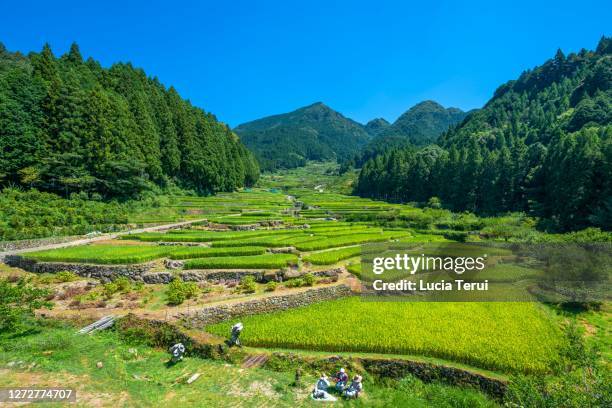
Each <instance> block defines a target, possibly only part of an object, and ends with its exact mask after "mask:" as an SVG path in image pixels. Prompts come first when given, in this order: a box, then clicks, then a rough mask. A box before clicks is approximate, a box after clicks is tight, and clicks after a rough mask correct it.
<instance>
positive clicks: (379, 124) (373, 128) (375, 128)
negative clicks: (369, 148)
mask: <svg viewBox="0 0 612 408" xmlns="http://www.w3.org/2000/svg"><path fill="white" fill-rule="evenodd" d="M389 126H391V123H389V122H388V121H387V120H386V119H384V118H376V119H372V120H371V121H369V122H368V123H366V124H365V126H364V129H365V130H366V132H368V133H369V134H370V135H371V136H377V135H378V134H379V133H380V132H382V131H383V130H384V129H386V128H388V127H389Z"/></svg>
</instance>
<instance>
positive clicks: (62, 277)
mask: <svg viewBox="0 0 612 408" xmlns="http://www.w3.org/2000/svg"><path fill="white" fill-rule="evenodd" d="M55 277H56V278H57V280H58V281H59V282H73V281H75V280H77V279H79V277H78V275H77V274H75V273H74V272H70V271H61V272H58V273H57V274H56V275H55Z"/></svg>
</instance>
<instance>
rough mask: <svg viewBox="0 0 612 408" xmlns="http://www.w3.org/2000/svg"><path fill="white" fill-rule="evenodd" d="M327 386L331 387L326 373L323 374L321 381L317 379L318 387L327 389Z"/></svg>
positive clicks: (323, 389)
mask: <svg viewBox="0 0 612 408" xmlns="http://www.w3.org/2000/svg"><path fill="white" fill-rule="evenodd" d="M327 388H329V379H328V378H327V376H326V375H325V374H321V377H319V381H317V389H319V390H322V391H327Z"/></svg>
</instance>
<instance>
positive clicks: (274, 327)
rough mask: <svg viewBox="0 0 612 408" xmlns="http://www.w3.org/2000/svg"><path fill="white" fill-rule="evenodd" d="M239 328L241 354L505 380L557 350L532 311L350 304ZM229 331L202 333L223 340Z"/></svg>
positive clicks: (354, 300) (550, 324)
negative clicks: (375, 358)
mask: <svg viewBox="0 0 612 408" xmlns="http://www.w3.org/2000/svg"><path fill="white" fill-rule="evenodd" d="M241 321H242V323H244V327H245V329H244V331H243V334H242V336H241V340H242V341H243V342H244V344H246V345H249V346H257V347H275V348H288V349H306V350H324V351H337V352H372V353H389V354H407V355H411V354H412V355H423V356H429V357H436V358H441V359H447V360H451V361H455V362H460V363H465V364H468V365H472V366H475V367H480V368H485V369H491V370H500V371H505V372H516V371H519V372H526V373H529V372H530V373H539V372H545V371H547V370H548V369H549V368H550V366H551V364H552V363H553V362H554V361H555V360H556V359H557V350H558V349H559V346H560V345H561V344H562V342H563V337H562V333H561V330H560V328H559V327H558V326H557V323H556V321H555V320H554V319H553V318H552V316H551V315H550V314H549V312H547V311H546V310H544V308H543V307H541V306H540V305H538V304H536V303H510V302H507V303H503V302H500V303H475V302H472V303H444V302H441V303H422V302H374V301H367V300H362V299H361V298H359V297H350V298H345V299H340V300H335V301H328V302H322V303H317V304H314V305H310V306H306V307H303V308H299V309H293V310H288V311H284V312H278V313H272V314H266V315H259V316H250V317H244V318H242V319H241ZM234 323H235V321H229V322H226V323H220V324H217V325H212V326H209V327H208V328H207V330H208V331H210V332H212V333H215V334H219V335H226V334H227V333H228V331H229V327H230V326H231V325H232V324H234Z"/></svg>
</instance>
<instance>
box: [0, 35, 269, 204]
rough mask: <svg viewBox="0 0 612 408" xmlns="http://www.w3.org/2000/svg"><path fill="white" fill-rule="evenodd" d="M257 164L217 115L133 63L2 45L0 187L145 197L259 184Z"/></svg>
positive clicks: (74, 51) (74, 48)
mask: <svg viewBox="0 0 612 408" xmlns="http://www.w3.org/2000/svg"><path fill="white" fill-rule="evenodd" d="M258 175H259V168H258V165H257V162H256V161H255V159H254V157H253V155H252V154H251V153H250V152H249V151H248V150H247V149H246V148H245V147H244V145H242V144H241V143H240V141H239V139H238V137H237V136H236V135H235V134H233V133H232V131H231V130H230V129H229V128H228V127H227V126H226V125H224V124H223V123H220V122H219V121H217V119H216V118H215V116H214V115H212V114H210V113H206V112H204V111H203V110H201V109H199V108H196V107H194V106H193V105H191V103H189V101H186V100H183V99H182V98H181V97H180V96H179V94H178V93H177V92H176V90H175V89H174V88H172V87H170V88H169V89H167V88H166V87H164V86H163V85H162V84H161V83H160V82H159V81H158V80H157V79H156V78H150V77H147V76H146V74H145V73H144V71H143V70H141V69H136V68H134V67H132V65H131V64H129V63H128V64H124V63H119V64H114V65H112V66H111V67H110V68H103V67H102V66H101V65H100V64H99V63H98V62H97V61H95V60H93V59H91V58H89V59H87V60H86V61H84V60H83V58H82V56H81V54H80V52H79V49H78V46H77V45H76V44H73V45H72V47H71V48H70V51H69V52H68V53H66V54H65V55H63V56H61V57H59V58H57V57H55V56H54V55H53V53H52V51H51V49H50V47H49V46H48V45H45V47H44V48H43V50H42V51H41V52H40V53H30V54H29V55H27V56H25V55H23V54H21V53H18V52H17V53H11V52H8V51H7V50H6V48H5V47H4V46H3V45H2V44H0V187H5V186H22V187H27V188H30V187H35V188H38V189H40V190H44V191H49V192H55V193H58V194H61V195H64V196H68V195H70V194H71V193H82V192H85V193H87V194H89V195H97V196H100V197H105V198H116V197H117V198H130V197H137V196H138V195H139V194H140V193H141V192H142V191H144V190H146V189H149V188H151V187H153V186H154V185H159V186H164V185H168V184H169V183H170V184H178V185H179V186H182V187H185V188H189V189H193V190H196V191H199V192H201V193H211V192H215V191H221V190H233V189H235V188H237V187H241V186H244V185H250V184H252V183H254V182H255V181H256V180H257V178H258Z"/></svg>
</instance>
